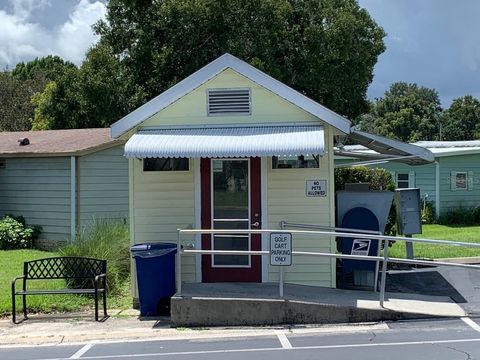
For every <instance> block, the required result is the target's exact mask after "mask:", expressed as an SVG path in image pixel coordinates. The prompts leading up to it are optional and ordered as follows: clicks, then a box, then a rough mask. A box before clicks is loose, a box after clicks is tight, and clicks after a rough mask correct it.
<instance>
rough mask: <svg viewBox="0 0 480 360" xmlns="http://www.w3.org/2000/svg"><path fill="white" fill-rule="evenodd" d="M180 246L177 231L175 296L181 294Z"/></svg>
mask: <svg viewBox="0 0 480 360" xmlns="http://www.w3.org/2000/svg"><path fill="white" fill-rule="evenodd" d="M181 252H182V245H181V242H180V229H177V274H176V275H177V276H176V281H177V295H180V294H181V293H182V254H181Z"/></svg>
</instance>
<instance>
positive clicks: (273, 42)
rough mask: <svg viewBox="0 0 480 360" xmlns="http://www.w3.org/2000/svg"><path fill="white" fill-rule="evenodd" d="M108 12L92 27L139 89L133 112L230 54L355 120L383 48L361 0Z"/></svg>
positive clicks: (259, 1)
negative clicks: (202, 68)
mask: <svg viewBox="0 0 480 360" xmlns="http://www.w3.org/2000/svg"><path fill="white" fill-rule="evenodd" d="M107 8H108V12H107V17H106V20H104V21H100V22H99V23H98V24H97V25H96V27H95V29H96V31H97V33H98V34H100V35H101V39H102V42H103V43H104V44H106V45H108V46H109V47H110V48H111V49H112V50H113V55H114V56H115V57H116V58H118V59H120V60H119V61H120V65H121V67H122V71H121V74H122V76H124V77H125V78H126V79H127V82H128V83H130V84H131V85H130V86H129V87H132V86H133V85H135V86H138V88H137V89H136V90H135V91H134V92H133V93H134V97H133V99H132V100H131V105H132V106H138V105H141V103H143V102H144V101H146V100H148V99H151V98H152V97H154V96H156V95H158V94H159V93H161V92H162V91H164V90H165V89H167V88H169V87H170V86H172V85H173V84H175V83H177V82H178V81H180V80H181V79H183V78H185V77H186V76H188V75H190V74H191V73H193V72H194V71H196V70H197V69H199V68H200V67H202V66H203V65H205V64H207V63H208V62H210V61H212V60H214V59H215V58H217V57H218V56H220V55H222V54H223V53H225V52H229V53H231V54H233V55H235V56H238V57H240V58H241V59H244V60H246V61H247V62H249V63H251V64H252V65H254V66H257V67H259V68H260V69H262V70H264V71H266V72H267V73H269V74H270V75H272V76H273V77H275V78H277V79H279V80H280V81H282V82H284V83H286V84H287V85H289V86H292V87H293V88H295V89H297V90H299V91H301V92H302V93H304V94H306V95H307V96H309V97H311V98H312V99H314V100H316V101H319V102H320V103H322V104H324V105H325V106H327V107H329V108H331V109H332V110H334V111H337V112H339V113H341V114H343V115H346V116H349V117H355V116H357V115H358V114H360V113H362V112H364V111H365V110H366V108H367V102H366V96H365V94H366V90H367V87H368V85H369V84H370V82H371V81H372V72H373V67H374V65H375V63H376V62H377V58H378V56H379V55H380V54H381V53H382V52H383V51H384V49H385V47H384V43H383V37H384V36H385V33H384V32H383V30H382V29H381V28H380V27H379V26H378V25H377V24H376V23H375V22H374V21H373V19H372V18H371V17H370V16H369V14H368V12H367V11H366V10H365V9H362V8H360V6H359V5H358V3H357V1H356V0H323V1H318V0H221V1H220V0H164V1H151V0H143V1H131V0H110V1H109V2H108V4H107ZM127 108H128V106H127Z"/></svg>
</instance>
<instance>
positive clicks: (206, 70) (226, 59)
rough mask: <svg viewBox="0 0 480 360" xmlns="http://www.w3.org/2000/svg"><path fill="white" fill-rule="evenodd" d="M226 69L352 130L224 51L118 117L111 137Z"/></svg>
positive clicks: (344, 121)
mask: <svg viewBox="0 0 480 360" xmlns="http://www.w3.org/2000/svg"><path fill="white" fill-rule="evenodd" d="M227 68H230V69H232V70H234V71H236V72H238V73H239V74H241V75H243V76H245V77H246V78H248V79H250V80H251V81H253V82H255V83H257V84H258V85H260V86H263V87H264V88H266V89H268V90H270V91H271V92H273V93H274V94H277V95H278V96H280V97H282V98H283V99H285V100H287V101H289V102H291V103H292V104H294V105H297V106H298V107H300V108H301V109H303V110H305V111H306V112H308V113H310V114H312V115H314V116H316V117H318V118H319V119H321V120H323V121H325V122H326V123H328V124H330V125H332V126H333V127H335V128H337V129H338V130H340V131H341V132H343V133H346V134H348V133H349V132H350V126H351V123H350V121H349V120H347V119H346V118H344V117H343V116H341V115H339V114H337V113H335V112H333V111H332V110H330V109H327V108H326V107H324V106H322V105H320V104H319V103H317V102H315V101H313V100H312V99H309V98H308V97H306V96H305V95H303V94H301V93H300V92H298V91H296V90H294V89H292V88H291V87H289V86H287V85H285V84H283V83H282V82H280V81H278V80H275V79H274V78H272V77H271V76H269V75H267V74H265V73H264V72H262V71H260V70H258V69H256V68H255V67H253V66H251V65H250V64H247V63H246V62H245V61H242V60H240V59H239V58H237V57H235V56H233V55H230V54H224V55H222V56H220V57H219V58H218V59H216V60H214V61H212V62H211V63H209V64H208V65H206V66H204V67H203V68H201V69H200V70H198V71H196V72H194V73H193V74H192V75H190V76H188V77H187V78H185V79H183V80H182V81H180V82H179V83H177V84H176V85H174V86H172V87H171V88H169V89H168V90H166V91H164V92H163V93H161V94H160V95H158V96H157V97H155V98H153V99H152V100H150V101H149V102H147V103H146V104H144V105H142V106H140V107H139V108H137V109H136V110H134V111H132V112H131V113H130V114H128V115H126V116H125V117H123V118H122V119H120V120H118V121H117V122H116V123H114V124H113V125H112V126H111V135H112V137H113V138H118V137H119V136H121V135H122V134H124V133H125V132H127V131H129V130H130V129H132V128H133V127H135V126H137V125H139V124H140V123H142V122H143V121H145V120H146V119H148V118H149V117H151V116H153V115H155V114H156V113H157V112H159V111H161V110H162V109H164V108H166V107H167V106H169V105H170V104H172V103H173V102H175V101H177V100H178V99H180V98H181V97H183V96H185V95H186V94H188V93H190V92H191V91H193V90H194V89H196V88H197V87H198V86H200V85H202V84H203V83H205V82H207V81H208V80H210V79H211V78H213V77H214V76H216V75H218V74H219V73H221V72H222V71H223V70H225V69H227Z"/></svg>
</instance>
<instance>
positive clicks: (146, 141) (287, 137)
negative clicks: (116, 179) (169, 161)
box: [125, 125, 325, 158]
mask: <svg viewBox="0 0 480 360" xmlns="http://www.w3.org/2000/svg"><path fill="white" fill-rule="evenodd" d="M324 147H325V145H324V132H323V126H321V125H302V126H242V127H203V128H192V127H190V128H180V129H179V128H175V129H155V130H150V129H149V130H145V129H143V130H140V131H139V132H138V133H136V134H134V135H133V136H132V137H131V138H130V140H128V141H127V143H126V144H125V156H126V157H127V158H149V157H250V156H298V155H307V154H319V155H323V154H324Z"/></svg>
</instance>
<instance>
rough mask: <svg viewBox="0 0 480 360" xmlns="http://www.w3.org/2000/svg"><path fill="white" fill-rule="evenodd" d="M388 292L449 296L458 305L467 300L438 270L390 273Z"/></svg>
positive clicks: (388, 276)
mask: <svg viewBox="0 0 480 360" xmlns="http://www.w3.org/2000/svg"><path fill="white" fill-rule="evenodd" d="M386 290H387V291H388V292H398V293H415V294H422V295H432V296H448V297H450V298H451V299H452V300H453V301H455V302H456V303H466V302H467V300H466V299H465V298H464V297H463V296H462V295H461V294H460V293H459V292H458V291H457V289H455V287H454V286H453V285H452V284H450V283H449V282H448V281H447V280H446V279H445V278H444V277H443V276H442V275H441V274H440V273H439V272H438V271H437V270H436V269H420V270H410V271H390V272H389V273H388V275H387V288H386Z"/></svg>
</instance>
